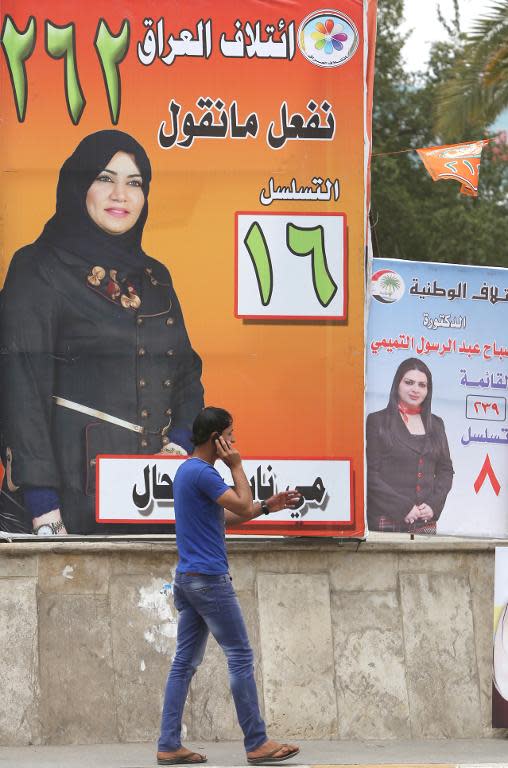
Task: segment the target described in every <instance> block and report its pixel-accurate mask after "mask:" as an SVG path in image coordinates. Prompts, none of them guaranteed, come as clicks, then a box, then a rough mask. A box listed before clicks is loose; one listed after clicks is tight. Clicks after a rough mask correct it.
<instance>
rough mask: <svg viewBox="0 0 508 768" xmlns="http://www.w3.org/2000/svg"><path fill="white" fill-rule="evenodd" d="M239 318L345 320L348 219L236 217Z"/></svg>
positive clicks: (319, 215)
mask: <svg viewBox="0 0 508 768" xmlns="http://www.w3.org/2000/svg"><path fill="white" fill-rule="evenodd" d="M235 246H236V254H235V258H236V296H235V315H236V317H238V318H246V319H266V320H269V319H272V320H277V319H288V320H290V319H295V320H296V319H300V320H345V319H346V316H347V226H346V216H345V214H343V213H328V212H327V213H314V214H307V213H257V212H237V213H236V231H235Z"/></svg>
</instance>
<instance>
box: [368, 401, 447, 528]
mask: <svg viewBox="0 0 508 768" xmlns="http://www.w3.org/2000/svg"><path fill="white" fill-rule="evenodd" d="M386 418H387V410H386V409H384V410H382V411H377V412H376V413H371V414H369V415H368V416H367V519H368V523H369V528H371V529H372V530H376V527H377V526H376V521H377V519H378V518H379V517H383V516H387V517H391V518H393V519H394V520H396V521H398V522H401V521H403V518H404V517H405V516H406V515H407V513H408V512H409V511H410V510H411V508H412V507H413V506H414V505H415V504H422V503H426V504H428V505H429V506H430V507H431V508H432V510H433V511H434V520H437V519H438V518H439V516H440V514H441V512H442V510H443V507H444V503H445V501H446V497H447V495H448V493H449V491H450V488H451V487H452V479H453V465H452V461H451V458H450V451H449V448H448V441H447V439H446V433H445V428H444V424H443V420H442V419H440V418H439V417H438V416H434V415H432V430H433V433H434V435H435V443H436V444H437V448H434V447H433V443H432V441H431V439H430V437H429V436H428V435H426V436H424V438H423V440H413V439H412V437H413V436H412V435H411V434H410V433H409V431H408V429H407V427H406V426H405V424H404V422H403V421H402V418H401V417H400V416H398V415H397V416H396V417H392V418H391V434H392V437H393V440H392V443H393V444H392V445H389V444H388V443H387V442H386V441H385V440H384V439H383V438H382V436H381V427H382V425H383V424H384V423H385V419H386Z"/></svg>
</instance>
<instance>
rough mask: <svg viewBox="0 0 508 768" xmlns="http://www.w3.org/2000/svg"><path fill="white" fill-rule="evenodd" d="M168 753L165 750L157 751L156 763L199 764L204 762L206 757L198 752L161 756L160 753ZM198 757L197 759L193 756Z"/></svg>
mask: <svg viewBox="0 0 508 768" xmlns="http://www.w3.org/2000/svg"><path fill="white" fill-rule="evenodd" d="M164 754H168V753H167V752H157V765H199V764H200V763H206V762H207V758H206V756H205V755H201V754H200V753H199V752H187V754H185V755H181V756H180V757H162V755H164ZM196 757H199V760H196V759H194V758H196Z"/></svg>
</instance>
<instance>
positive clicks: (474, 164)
mask: <svg viewBox="0 0 508 768" xmlns="http://www.w3.org/2000/svg"><path fill="white" fill-rule="evenodd" d="M485 144H488V139H484V140H482V141H472V142H468V143H467V144H443V145H442V146H440V147H427V148H426V149H417V150H416V151H417V152H418V154H419V155H420V160H421V161H422V163H423V164H424V166H425V168H426V169H427V170H428V172H429V173H430V175H431V177H432V179H433V181H439V180H440V179H455V180H456V181H459V182H460V185H461V186H460V191H461V193H462V194H463V195H469V196H470V197H477V195H478V180H479V177H480V161H481V157H482V149H483V147H484V146H485Z"/></svg>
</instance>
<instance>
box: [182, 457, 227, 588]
mask: <svg viewBox="0 0 508 768" xmlns="http://www.w3.org/2000/svg"><path fill="white" fill-rule="evenodd" d="M227 490H229V486H228V485H226V483H225V482H224V480H223V479H222V477H221V476H220V475H219V473H218V472H217V470H216V469H214V467H212V465H211V464H208V463H207V462H206V461H203V460H202V459H198V458H196V457H191V458H190V459H187V461H184V463H183V464H181V465H180V467H179V468H178V470H177V472H176V475H175V479H174V482H173V491H174V499H175V519H176V544H177V547H178V558H179V559H178V565H177V568H176V570H177V573H188V572H190V573H208V574H213V575H215V574H222V573H227V572H228V570H229V567H228V558H227V555H226V544H225V541H224V509H223V507H221V506H220V504H217V499H218V498H219V496H222V494H223V493H224V492H225V491H227Z"/></svg>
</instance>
